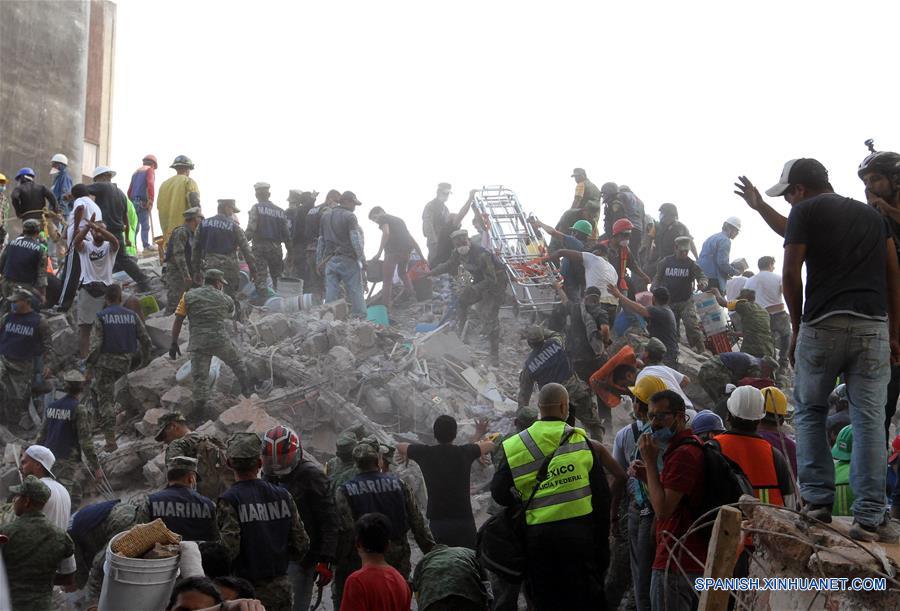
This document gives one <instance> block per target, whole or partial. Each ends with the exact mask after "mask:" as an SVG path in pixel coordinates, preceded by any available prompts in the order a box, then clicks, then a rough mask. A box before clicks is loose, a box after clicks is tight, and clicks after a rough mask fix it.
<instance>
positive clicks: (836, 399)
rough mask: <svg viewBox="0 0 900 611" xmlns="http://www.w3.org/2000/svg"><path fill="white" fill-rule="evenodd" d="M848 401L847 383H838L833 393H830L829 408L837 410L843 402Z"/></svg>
mask: <svg viewBox="0 0 900 611" xmlns="http://www.w3.org/2000/svg"><path fill="white" fill-rule="evenodd" d="M848 401H849V399H848V398H847V385H846V384H838V385H837V386H836V387H835V389H834V390H832V391H831V394H830V395H828V409H834V410H837V408H838V406H839V405H840V404H841V403H847V402H848Z"/></svg>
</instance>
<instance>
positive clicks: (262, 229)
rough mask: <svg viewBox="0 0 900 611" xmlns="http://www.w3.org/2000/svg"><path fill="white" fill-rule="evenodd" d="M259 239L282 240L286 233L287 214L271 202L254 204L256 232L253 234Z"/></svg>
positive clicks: (284, 238) (286, 236)
mask: <svg viewBox="0 0 900 611" xmlns="http://www.w3.org/2000/svg"><path fill="white" fill-rule="evenodd" d="M253 237H254V238H258V239H260V240H270V241H272V242H283V241H285V240H286V239H287V238H288V235H287V215H286V214H285V213H284V210H282V209H281V208H279V207H278V206H276V205H275V204H273V203H272V202H259V203H258V204H256V233H255V235H254V236H253Z"/></svg>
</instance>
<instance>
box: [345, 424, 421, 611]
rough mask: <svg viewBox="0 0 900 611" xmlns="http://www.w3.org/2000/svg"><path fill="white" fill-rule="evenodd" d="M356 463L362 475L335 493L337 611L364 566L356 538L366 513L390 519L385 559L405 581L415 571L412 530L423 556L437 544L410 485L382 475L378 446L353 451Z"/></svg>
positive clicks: (363, 445)
mask: <svg viewBox="0 0 900 611" xmlns="http://www.w3.org/2000/svg"><path fill="white" fill-rule="evenodd" d="M353 460H354V461H355V462H356V467H357V468H358V469H359V474H357V475H356V476H355V477H353V478H352V479H350V480H348V481H347V482H345V483H344V484H342V485H341V486H340V487H339V488H338V489H337V490H336V491H335V508H336V510H337V515H338V541H339V545H338V550H339V551H338V555H337V562H338V564H337V566H336V567H335V579H334V583H333V584H332V595H333V597H334V603H335V605H334V606H335V608H338V607H339V606H340V601H341V596H342V594H343V588H344V582H345V581H346V579H347V577H348V576H349V575H350V573H352V572H353V571H355V570H356V569H358V568H359V566H360V562H359V558H358V557H357V556H356V553H355V551H354V549H353V541H352V539H353V525H354V524H355V523H356V520H358V519H359V518H360V516H362V515H363V514H367V513H382V514H384V515H385V516H387V518H388V520H390V522H391V542H390V546H389V548H388V551H387V553H386V554H385V560H386V561H387V562H388V564H390V565H391V566H392V567H394V568H395V569H397V571H399V572H400V574H401V575H402V576H403V578H404V579H409V573H410V570H411V568H412V567H411V565H410V553H411V551H410V548H409V541H408V534H409V531H410V530H411V531H412V533H413V536H414V537H415V539H416V543H417V544H418V546H419V549H421V550H422V553H423V554H427V553H428V552H430V551H431V549H432V548H433V547H434V545H435V542H434V537H432V536H431V530H430V529H429V528H428V524H426V523H425V518H424V517H423V516H422V512H421V511H419V505H418V504H417V503H416V500H415V497H414V496H413V494H412V492H410V490H409V487H408V486H407V485H406V482H404V481H403V480H401V479H400V478H399V477H397V476H396V475H394V474H393V473H384V472H382V470H381V460H382V457H381V455H380V453H379V447H378V444H377V443H375V442H372V441H368V440H366V441H361V442H359V443H358V444H357V445H356V447H355V448H353Z"/></svg>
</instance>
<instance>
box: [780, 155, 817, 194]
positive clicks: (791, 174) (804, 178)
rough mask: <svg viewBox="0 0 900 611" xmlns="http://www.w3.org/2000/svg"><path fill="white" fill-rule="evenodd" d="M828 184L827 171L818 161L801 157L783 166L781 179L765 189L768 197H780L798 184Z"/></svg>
mask: <svg viewBox="0 0 900 611" xmlns="http://www.w3.org/2000/svg"><path fill="white" fill-rule="evenodd" d="M821 182H828V170H826V169H825V166H823V165H822V164H821V163H820V162H819V161H818V160H816V159H809V158H806V157H802V158H800V159H791V160H790V161H788V162H787V163H785V164H784V169H782V170H781V178H779V179H778V182H777V183H776V184H775V185H773V186H772V187H770V188H768V189H766V195H768V196H769V197H781V196H782V195H784V194H785V193H787V190H788V189H790V187H791V185H796V184H800V183H804V184H815V183H821Z"/></svg>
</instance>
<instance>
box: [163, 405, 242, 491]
mask: <svg viewBox="0 0 900 611" xmlns="http://www.w3.org/2000/svg"><path fill="white" fill-rule="evenodd" d="M158 425H159V431H158V432H157V433H156V437H155V439H156V441H161V442H163V443H165V444H166V462H167V463H168V462H169V461H171V460H172V459H174V458H176V457H178V456H187V457H188V458H194V459H196V460H197V492H199V493H200V494H201V495H203V496H205V497H207V498H210V499H217V498H219V496H220V495H221V494H222V493H223V492H225V491H226V490H228V488H229V487H231V485H232V484H233V483H234V478H233V475H232V473H231V470H230V469H228V464H227V458H226V456H225V442H223V441H222V440H220V439H219V438H218V437H214V436H212V435H206V434H205V433H195V432H193V431H191V429H190V428H188V425H187V420H185V418H184V415H182V413H181V412H169V413H168V414H163V416H162V417H160V419H159V422H158Z"/></svg>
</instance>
